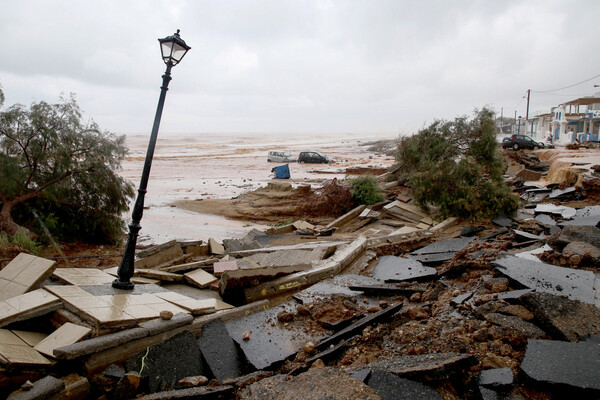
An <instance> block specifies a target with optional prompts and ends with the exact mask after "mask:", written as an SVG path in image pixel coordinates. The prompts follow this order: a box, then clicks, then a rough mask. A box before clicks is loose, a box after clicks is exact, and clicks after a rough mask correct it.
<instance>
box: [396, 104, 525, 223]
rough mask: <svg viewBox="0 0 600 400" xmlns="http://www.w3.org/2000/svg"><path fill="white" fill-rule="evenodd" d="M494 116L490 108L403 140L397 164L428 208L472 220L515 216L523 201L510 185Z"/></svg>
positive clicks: (416, 195) (421, 203) (415, 194)
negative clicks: (505, 215) (507, 182)
mask: <svg viewBox="0 0 600 400" xmlns="http://www.w3.org/2000/svg"><path fill="white" fill-rule="evenodd" d="M495 136H496V126H495V123H494V114H493V112H491V111H490V110H488V109H486V108H484V109H482V110H480V111H476V112H475V115H474V117H473V118H472V119H471V120H469V119H468V118H467V117H458V118H455V119H454V121H435V122H434V123H432V124H431V125H430V126H429V127H427V128H425V129H422V130H421V131H419V133H417V134H416V135H414V136H411V137H407V138H403V139H402V140H401V141H400V144H399V145H398V150H397V152H396V160H397V161H398V165H397V166H396V168H395V169H396V170H398V171H399V173H400V176H399V178H401V179H406V181H407V183H408V185H409V186H410V187H412V190H413V196H414V198H415V201H416V202H417V203H418V204H420V205H421V206H422V207H424V208H427V207H428V206H436V207H439V209H440V211H441V213H442V215H443V216H458V217H463V218H468V219H479V218H487V217H494V216H497V215H500V214H511V213H513V212H514V211H515V210H516V209H517V207H518V199H517V197H516V196H514V195H513V194H512V192H511V190H510V187H509V186H508V185H507V184H506V183H505V182H504V179H503V176H502V174H503V172H504V170H505V165H504V162H503V160H502V157H501V156H500V154H499V153H498V144H497V142H496V137H495Z"/></svg>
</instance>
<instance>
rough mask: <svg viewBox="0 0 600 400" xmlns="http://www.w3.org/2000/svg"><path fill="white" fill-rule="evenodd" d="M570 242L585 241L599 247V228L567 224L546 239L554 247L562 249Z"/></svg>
mask: <svg viewBox="0 0 600 400" xmlns="http://www.w3.org/2000/svg"><path fill="white" fill-rule="evenodd" d="M571 242H585V243H589V244H591V245H593V246H596V247H600V228H598V227H596V226H575V225H568V226H565V227H564V228H563V230H562V231H561V232H560V233H559V234H558V235H557V236H553V237H552V238H550V239H549V240H548V244H550V245H551V246H552V247H553V248H556V249H563V248H564V247H565V246H566V245H568V244H569V243H571Z"/></svg>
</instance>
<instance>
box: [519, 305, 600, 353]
mask: <svg viewBox="0 0 600 400" xmlns="http://www.w3.org/2000/svg"><path fill="white" fill-rule="evenodd" d="M521 303H522V304H523V305H524V306H525V307H526V308H527V309H528V310H529V311H531V312H532V313H533V314H535V318H536V321H537V323H538V325H539V326H541V327H542V328H544V330H545V331H546V332H547V333H548V334H549V335H550V336H551V337H552V338H553V339H556V340H568V341H571V342H578V341H580V340H584V339H586V338H587V337H589V336H591V335H596V336H600V309H599V308H597V307H595V306H594V305H591V304H586V303H582V302H580V301H577V300H570V299H567V298H566V297H563V296H555V295H552V294H549V293H529V294H527V295H525V296H523V297H522V298H521Z"/></svg>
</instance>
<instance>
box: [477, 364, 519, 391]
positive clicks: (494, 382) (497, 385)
mask: <svg viewBox="0 0 600 400" xmlns="http://www.w3.org/2000/svg"><path fill="white" fill-rule="evenodd" d="M513 381H514V375H513V372H512V370H511V369H510V368H508V367H504V368H494V369H486V370H483V371H481V374H480V375H479V385H480V386H483V387H485V388H488V389H501V390H502V389H508V387H509V386H511V385H512V384H513Z"/></svg>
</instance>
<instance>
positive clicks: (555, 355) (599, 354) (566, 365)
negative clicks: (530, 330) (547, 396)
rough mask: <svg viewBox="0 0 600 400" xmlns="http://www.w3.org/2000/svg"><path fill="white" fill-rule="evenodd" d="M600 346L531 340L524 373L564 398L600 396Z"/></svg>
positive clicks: (522, 364) (522, 369)
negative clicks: (599, 366)
mask: <svg viewBox="0 0 600 400" xmlns="http://www.w3.org/2000/svg"><path fill="white" fill-rule="evenodd" d="M598 365H600V343H599V342H598V341H597V340H586V341H584V342H579V343H570V342H560V341H551V340H529V341H528V342H527V350H526V352H525V358H524V359H523V362H522V363H521V371H523V373H524V374H525V375H526V376H527V377H529V378H530V379H532V380H533V381H535V382H537V383H538V384H539V385H541V386H543V387H545V388H546V389H548V390H551V391H552V393H553V394H554V395H559V396H561V397H563V396H565V398H566V397H570V398H573V397H585V398H597V397H598V396H600V369H598Z"/></svg>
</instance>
